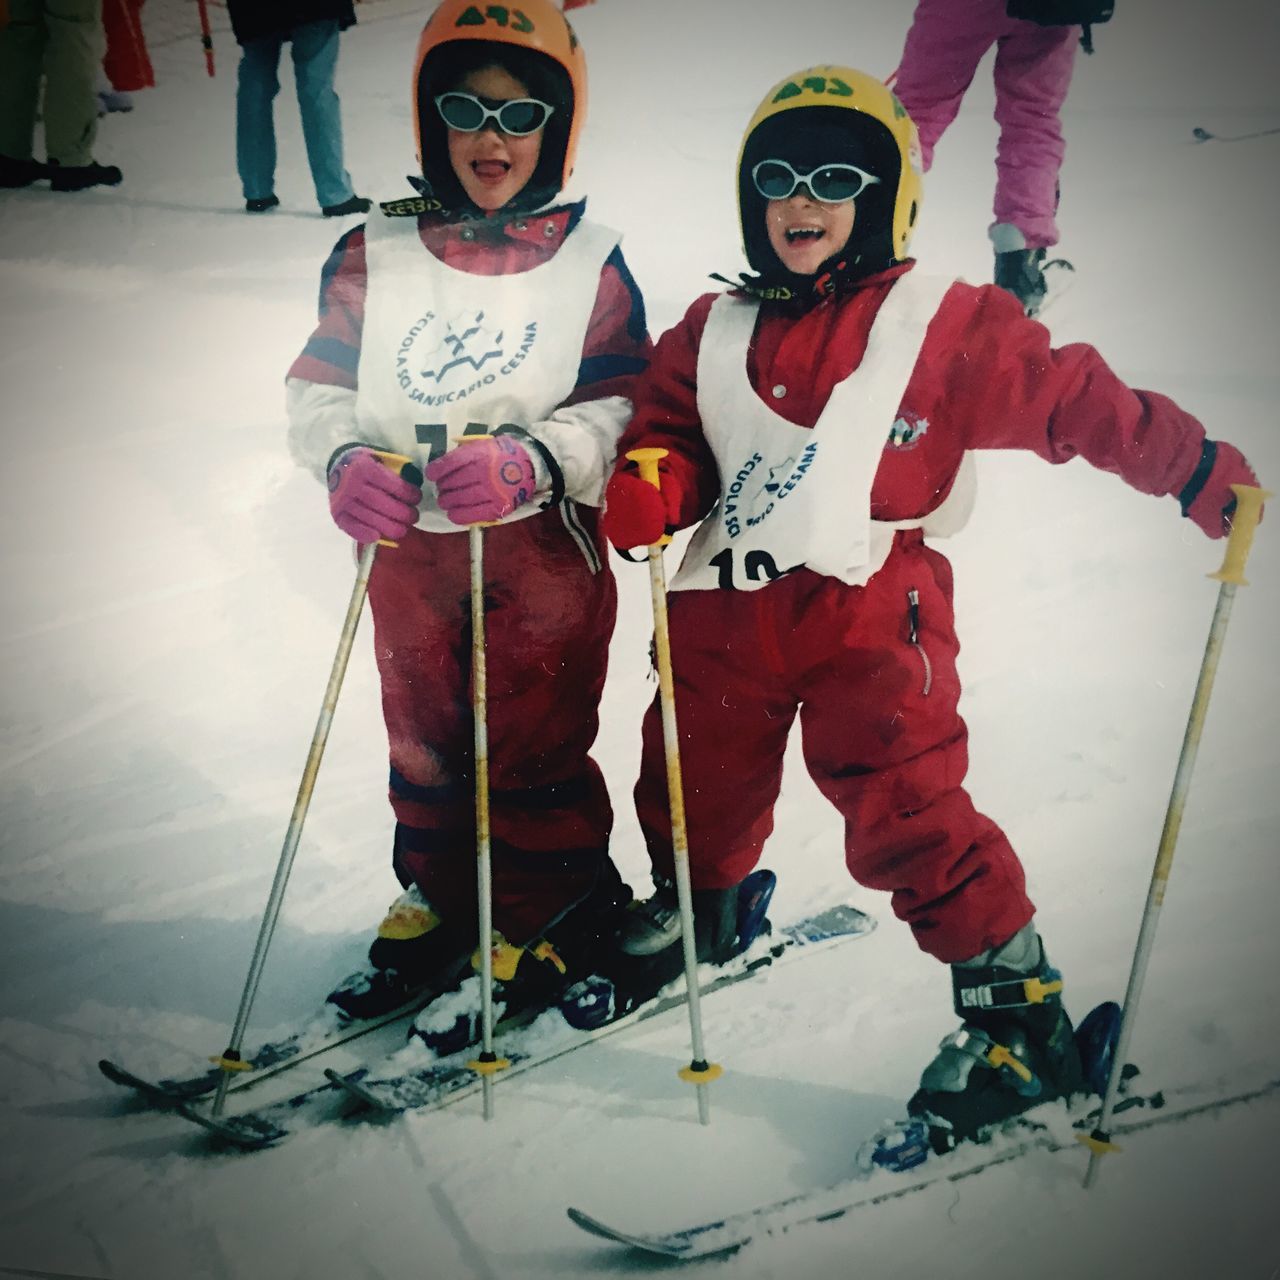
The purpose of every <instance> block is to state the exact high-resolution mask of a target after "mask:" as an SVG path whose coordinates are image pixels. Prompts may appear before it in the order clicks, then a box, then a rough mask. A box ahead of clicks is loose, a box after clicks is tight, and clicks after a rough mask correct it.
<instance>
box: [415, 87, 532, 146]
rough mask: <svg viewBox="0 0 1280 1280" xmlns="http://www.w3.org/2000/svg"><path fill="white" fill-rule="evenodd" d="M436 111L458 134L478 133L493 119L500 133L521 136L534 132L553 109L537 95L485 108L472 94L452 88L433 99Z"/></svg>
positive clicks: (511, 99) (509, 100)
mask: <svg viewBox="0 0 1280 1280" xmlns="http://www.w3.org/2000/svg"><path fill="white" fill-rule="evenodd" d="M436 110H437V111H438V112H439V113H440V118H441V119H442V120H443V121H444V122H445V124H447V125H448V126H449V128H450V129H457V130H458V132H459V133H478V132H479V131H480V130H481V129H483V128H484V127H485V125H486V124H488V123H489V121H490V120H494V121H496V122H497V125H498V128H499V129H500V130H501V131H502V132H503V133H506V134H510V135H511V136H512V137H513V138H524V137H527V136H528V135H529V134H531V133H537V132H538V130H539V129H541V128H542V126H543V125H544V124H546V123H547V120H548V119H549V118H550V116H551V113H552V112H553V111H554V110H555V108H554V107H553V106H552V105H551V104H550V103H549V102H540V101H539V100H538V99H537V98H508V99H507V101H505V102H500V103H498V105H497V106H495V107H488V106H485V104H484V102H483V101H482V100H481V99H479V98H477V97H476V96H475V94H474V93H462V92H460V91H457V90H455V91H453V92H451V93H442V94H441V95H440V96H439V97H438V98H437V99H436Z"/></svg>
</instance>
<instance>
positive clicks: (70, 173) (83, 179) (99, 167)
mask: <svg viewBox="0 0 1280 1280" xmlns="http://www.w3.org/2000/svg"><path fill="white" fill-rule="evenodd" d="M123 180H124V175H123V174H122V173H121V172H120V170H119V169H118V168H117V167H116V166H115V165H113V164H99V163H98V162H97V161H96V160H90V161H89V163H88V164H59V163H58V162H57V161H56V160H50V161H49V186H50V187H51V188H52V189H53V190H54V191H87V190H88V189H89V188H90V187H118V186H119V185H120V183H121V182H122V181H123Z"/></svg>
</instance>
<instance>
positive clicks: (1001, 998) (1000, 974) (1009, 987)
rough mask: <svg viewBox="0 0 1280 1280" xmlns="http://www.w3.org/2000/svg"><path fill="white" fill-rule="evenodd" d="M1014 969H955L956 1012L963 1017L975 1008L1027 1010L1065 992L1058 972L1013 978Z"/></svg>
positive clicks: (1043, 970) (1046, 970)
mask: <svg viewBox="0 0 1280 1280" xmlns="http://www.w3.org/2000/svg"><path fill="white" fill-rule="evenodd" d="M1012 972H1013V971H1012V970H1010V969H1005V968H1001V967H997V966H993V967H990V968H984V969H965V968H960V967H958V966H955V967H953V968H952V970H951V989H952V992H953V993H954V995H955V1010H956V1012H957V1013H958V1014H959V1015H960V1016H961V1017H962V1018H963V1017H964V1016H965V1015H966V1014H969V1013H972V1012H973V1011H974V1010H975V1009H1026V1008H1028V1007H1030V1006H1031V1005H1035V1004H1048V1003H1049V1002H1050V1001H1051V1000H1053V1001H1055V1002H1056V998H1057V997H1058V996H1059V995H1060V993H1061V991H1062V975H1061V974H1060V973H1059V972H1058V971H1057V970H1056V969H1041V970H1040V971H1039V972H1038V973H1032V974H1026V975H1023V974H1019V975H1016V976H1009V975H1010V974H1012Z"/></svg>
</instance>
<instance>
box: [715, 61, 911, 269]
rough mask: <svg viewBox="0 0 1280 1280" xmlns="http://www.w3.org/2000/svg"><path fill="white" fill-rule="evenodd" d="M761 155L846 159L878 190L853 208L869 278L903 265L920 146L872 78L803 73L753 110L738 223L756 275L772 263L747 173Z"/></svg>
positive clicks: (743, 154) (827, 71) (822, 69)
mask: <svg viewBox="0 0 1280 1280" xmlns="http://www.w3.org/2000/svg"><path fill="white" fill-rule="evenodd" d="M779 152H782V153H784V154H781V155H778V153H779ZM766 155H770V156H772V155H778V158H780V159H790V158H796V157H798V158H801V159H802V160H805V161H806V162H807V163H808V164H809V165H810V167H814V166H816V165H819V164H822V163H827V162H832V161H837V160H841V159H847V160H850V161H851V162H853V163H857V164H859V165H860V167H862V168H865V169H867V170H868V171H869V172H871V173H874V174H875V175H876V176H877V177H878V178H879V179H880V182H879V183H878V184H876V185H875V186H872V187H869V188H867V191H866V192H865V193H864V194H863V195H861V196H859V197H858V199H857V201H856V206H857V211H858V215H857V219H856V220H855V223H854V231H853V236H852V237H851V244H852V242H853V241H854V240H857V241H859V243H860V244H863V245H865V247H866V249H867V254H868V260H867V264H866V265H867V268H868V270H879V269H881V268H882V267H885V266H888V265H890V264H891V263H893V262H901V261H902V260H903V259H905V258H906V257H907V249H908V247H909V246H910V244H911V236H912V233H913V232H914V230H915V225H916V221H917V218H918V216H919V213H920V203H921V200H922V197H923V184H922V182H921V179H920V175H921V172H922V169H923V165H922V163H921V156H920V143H919V140H918V138H917V136H916V127H915V125H914V124H913V123H912V121H911V117H910V116H909V115H907V111H906V108H905V107H904V106H903V105H902V103H901V102H899V101H898V98H897V97H896V95H895V94H894V93H893V92H892V91H891V90H890V89H888V88H887V87H886V86H885V85H884V84H882V83H881V82H880V81H879V80H877V79H876V78H875V77H874V76H869V75H867V74H866V72H863V71H855V70H854V69H853V68H852V67H840V66H818V67H808V68H806V69H805V70H803V71H797V72H796V73H795V74H794V75H791V76H788V77H787V78H786V79H784V80H780V81H779V82H778V83H777V84H775V85H774V86H773V88H771V89H770V90H769V92H768V93H767V94H765V96H764V99H763V101H762V102H761V103H760V105H759V106H758V107H757V108H756V111H755V114H754V115H753V116H752V117H751V120H750V122H749V123H748V125H747V129H746V132H745V134H744V135H743V139H742V147H741V150H740V151H739V153H738V215H739V218H740V220H741V224H742V240H743V244H744V246H745V247H746V250H747V258H748V261H750V262H751V265H752V266H753V267H754V268H755V269H756V270H757V271H759V270H762V269H767V267H768V266H769V265H771V263H776V256H775V255H774V254H773V251H772V249H771V248H770V247H769V246H768V240H767V236H766V234H765V230H764V226H763V208H764V200H763V197H761V196H760V195H759V193H758V192H757V191H756V190H755V185H754V183H753V181H752V178H751V173H750V170H751V168H752V167H754V165H755V164H756V163H758V162H759V160H761V159H764V158H766ZM869 222H871V223H873V224H875V225H868V223H869Z"/></svg>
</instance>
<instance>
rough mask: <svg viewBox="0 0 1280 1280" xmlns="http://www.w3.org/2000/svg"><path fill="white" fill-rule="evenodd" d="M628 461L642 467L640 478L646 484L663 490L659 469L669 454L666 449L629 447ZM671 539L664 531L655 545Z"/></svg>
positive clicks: (665, 543)
mask: <svg viewBox="0 0 1280 1280" xmlns="http://www.w3.org/2000/svg"><path fill="white" fill-rule="evenodd" d="M626 456H627V461H628V462H634V463H635V464H636V466H637V467H638V468H639V469H640V479H641V480H643V481H644V482H645V483H646V484H651V485H653V487H654V488H655V489H657V490H658V491H659V492H661V490H662V474H661V472H659V470H658V463H659V462H661V461H662V459H663V458H665V457H666V456H667V450H666V449H657V448H652V449H629V450H628V451H627V455H626ZM670 541H671V535H670V534H669V533H664V534H663V535H662V537H661V538H659V539H658V541H657V542H655V543H654V544H653V545H654V546H655V547H665V546H666V545H667V543H668V542H670Z"/></svg>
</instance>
